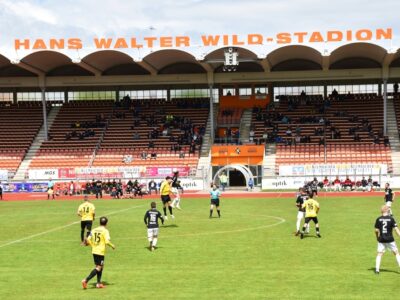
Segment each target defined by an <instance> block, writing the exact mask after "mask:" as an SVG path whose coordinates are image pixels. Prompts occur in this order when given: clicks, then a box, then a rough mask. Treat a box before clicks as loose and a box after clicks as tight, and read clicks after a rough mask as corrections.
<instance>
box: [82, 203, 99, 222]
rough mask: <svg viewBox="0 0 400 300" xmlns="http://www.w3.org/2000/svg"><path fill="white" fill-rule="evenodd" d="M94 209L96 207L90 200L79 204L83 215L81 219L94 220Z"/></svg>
mask: <svg viewBox="0 0 400 300" xmlns="http://www.w3.org/2000/svg"><path fill="white" fill-rule="evenodd" d="M94 211H95V207H94V205H93V204H92V203H90V202H85V203H82V204H81V205H79V208H78V214H79V215H80V216H81V221H93V220H94Z"/></svg>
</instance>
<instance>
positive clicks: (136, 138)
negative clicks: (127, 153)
mask: <svg viewBox="0 0 400 300" xmlns="http://www.w3.org/2000/svg"><path fill="white" fill-rule="evenodd" d="M133 139H134V140H139V139H140V135H139V133H138V132H137V131H135V132H134V133H133Z"/></svg>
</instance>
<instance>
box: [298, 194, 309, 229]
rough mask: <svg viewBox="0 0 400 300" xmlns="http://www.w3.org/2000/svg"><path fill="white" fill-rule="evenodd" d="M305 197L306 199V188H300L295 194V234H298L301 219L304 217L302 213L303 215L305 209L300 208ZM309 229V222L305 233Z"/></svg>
mask: <svg viewBox="0 0 400 300" xmlns="http://www.w3.org/2000/svg"><path fill="white" fill-rule="evenodd" d="M307 199H308V195H307V192H306V190H305V189H304V188H300V189H299V193H298V195H297V199H296V206H297V208H298V212H297V222H296V236H298V235H299V234H300V224H301V220H303V219H304V215H305V211H306V210H305V209H304V208H302V205H303V203H304V202H305V201H306V200H307ZM309 231H310V224H307V228H306V233H309Z"/></svg>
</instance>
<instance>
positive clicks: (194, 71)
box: [0, 42, 400, 189]
mask: <svg viewBox="0 0 400 300" xmlns="http://www.w3.org/2000/svg"><path fill="white" fill-rule="evenodd" d="M232 52H233V53H235V54H236V55H237V56H238V57H239V61H238V63H237V64H235V65H234V68H232V69H227V65H226V62H225V61H224V57H225V58H226V55H229V53H232ZM228 67H229V66H228ZM399 80H400V50H399V51H390V52H388V51H387V50H386V49H384V48H382V47H380V46H378V45H375V44H372V43H363V42H356V43H350V44H347V45H344V46H340V47H338V48H337V49H335V50H333V51H331V53H328V54H326V53H325V54H324V55H322V54H321V53H320V52H319V51H317V50H316V49H313V48H311V47H308V46H303V45H289V46H282V47H278V48H276V49H275V50H273V51H271V52H270V53H268V54H267V55H265V56H264V57H260V56H259V55H257V54H255V53H254V52H252V51H251V50H249V49H247V48H244V47H234V48H231V47H222V48H219V49H216V50H212V51H211V52H209V53H208V54H206V55H204V57H202V59H200V60H199V59H197V58H196V57H195V56H193V55H192V54H191V53H189V52H186V51H183V50H176V49H168V50H158V51H154V52H152V53H150V54H148V55H147V56H145V57H143V58H142V59H136V58H134V57H132V56H130V55H128V54H126V53H124V52H121V51H116V50H102V51H96V52H93V53H91V54H89V55H87V56H85V57H83V58H82V59H80V60H78V61H76V60H73V59H72V58H70V57H69V56H67V55H65V54H63V53H61V52H57V51H47V50H43V51H37V52H33V53H31V54H28V55H26V56H25V57H23V58H21V59H20V60H18V61H11V60H10V59H8V58H7V57H6V56H3V55H0V117H1V129H2V130H1V133H0V134H1V138H2V143H1V145H0V168H1V169H2V174H3V177H2V178H3V180H7V181H10V182H12V181H14V182H21V181H27V180H28V181H35V180H36V181H38V180H39V181H41V180H42V181H44V180H48V179H49V178H50V177H52V178H53V179H58V180H61V181H62V180H64V181H67V180H80V179H88V178H90V179H91V178H94V177H101V178H113V177H114V176H116V174H119V176H121V177H125V178H130V177H132V176H133V177H137V176H139V175H140V176H141V177H146V176H149V178H150V177H151V176H159V177H162V176H161V175H162V174H163V173H162V169H163V168H182V169H185V170H186V176H187V177H188V178H191V180H194V181H196V180H198V182H201V184H200V186H201V188H202V187H204V186H206V185H207V184H208V183H209V182H211V181H212V180H215V179H218V176H216V175H218V174H220V170H221V169H224V170H225V169H226V170H227V172H228V175H229V176H228V177H229V180H230V185H231V186H247V183H246V179H247V177H246V174H244V173H243V172H242V171H240V170H239V171H238V169H237V168H235V167H234V166H237V165H243V166H245V167H246V169H247V170H249V171H250V173H249V174H250V176H253V177H254V179H255V183H256V186H258V187H259V188H264V189H267V188H271V187H274V186H276V185H278V184H279V182H280V180H279V178H280V176H283V175H285V176H289V177H293V180H294V179H295V178H297V180H299V179H298V177H299V176H300V177H302V179H301V180H304V179H307V178H308V177H307V176H309V177H310V178H312V177H314V176H319V177H320V178H321V176H329V177H330V178H331V179H332V180H333V178H334V177H336V176H337V175H340V176H341V177H342V178H344V177H347V176H351V177H352V179H353V180H354V181H358V180H359V179H360V177H361V176H374V177H375V178H377V179H376V180H377V181H379V182H381V181H383V178H388V177H393V176H397V175H399V174H400V168H399V167H398V166H397V165H396V163H395V161H396V160H397V159H398V155H399V151H400V147H399V145H400V144H399V126H400V104H399V100H400V96H399V94H398V81H399ZM260 149H262V151H261V152H260ZM260 153H261V154H260ZM322 165H324V166H325V167H324V170H321V166H322ZM229 166H233V167H232V168H230V167H229ZM297 167H298V168H297ZM299 168H301V170H302V171H299ZM157 169H158V171H155V170H157ZM289 169H290V170H289ZM296 170H297V171H296ZM296 172H297V173H296ZM133 173H135V174H133ZM152 174H153V175H152ZM154 174H156V175H154ZM385 180H386V179H385ZM262 183H263V184H262ZM296 184H297V183H293V184H287V183H286V185H288V186H287V187H292V188H293V187H295V185H296Z"/></svg>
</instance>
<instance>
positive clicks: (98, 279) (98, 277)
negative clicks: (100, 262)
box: [97, 270, 103, 283]
mask: <svg viewBox="0 0 400 300" xmlns="http://www.w3.org/2000/svg"><path fill="white" fill-rule="evenodd" d="M101 275H103V270H101V271H97V283H101Z"/></svg>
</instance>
